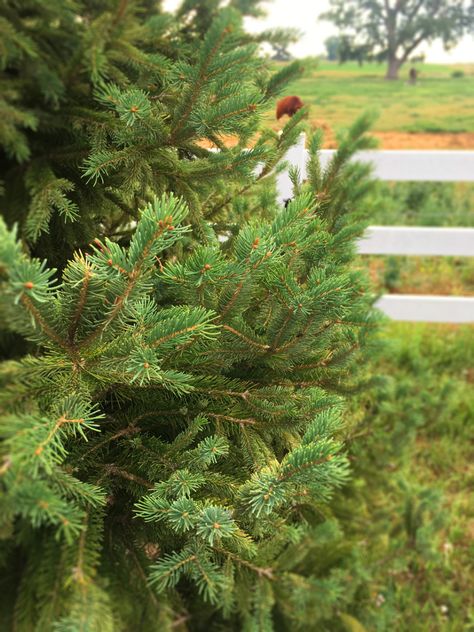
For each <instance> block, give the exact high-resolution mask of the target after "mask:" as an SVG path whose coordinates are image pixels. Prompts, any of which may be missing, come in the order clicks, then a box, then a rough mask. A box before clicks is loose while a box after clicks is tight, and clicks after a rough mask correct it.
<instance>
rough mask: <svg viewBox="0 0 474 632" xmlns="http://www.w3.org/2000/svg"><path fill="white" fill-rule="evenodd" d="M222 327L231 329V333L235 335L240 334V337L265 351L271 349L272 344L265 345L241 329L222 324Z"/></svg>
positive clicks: (227, 329)
mask: <svg viewBox="0 0 474 632" xmlns="http://www.w3.org/2000/svg"><path fill="white" fill-rule="evenodd" d="M222 329H225V330H226V331H229V332H230V333H231V334H234V336H238V337H239V338H242V340H244V341H245V342H246V343H248V344H249V345H251V346H252V347H257V348H258V349H263V350H264V351H267V350H268V349H270V345H264V344H261V343H260V342H256V341H255V340H252V339H251V338H249V337H248V336H245V335H244V334H243V333H241V332H240V331H237V329H234V328H233V327H230V326H229V325H222Z"/></svg>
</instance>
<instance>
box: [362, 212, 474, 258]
mask: <svg viewBox="0 0 474 632" xmlns="http://www.w3.org/2000/svg"><path fill="white" fill-rule="evenodd" d="M473 212H474V210H473ZM358 249H359V252H360V253H361V254H363V255H417V256H443V257H472V256H474V228H431V227H430V228H425V227H423V228H421V227H419V226H370V227H369V228H368V230H367V232H366V233H365V235H364V237H363V238H362V239H361V240H360V241H359V247H358Z"/></svg>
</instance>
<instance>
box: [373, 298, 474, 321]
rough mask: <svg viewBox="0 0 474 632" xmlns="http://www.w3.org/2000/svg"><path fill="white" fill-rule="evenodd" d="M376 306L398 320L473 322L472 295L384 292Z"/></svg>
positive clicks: (473, 301)
mask: <svg viewBox="0 0 474 632" xmlns="http://www.w3.org/2000/svg"><path fill="white" fill-rule="evenodd" d="M376 307H378V308H379V309H381V310H382V311H383V312H384V313H385V314H386V315H387V316H389V317H390V318H392V319H393V320H399V321H408V322H425V323H474V297H467V296H422V295H418V294H409V295H408V294H386V295H385V296H382V297H381V298H380V299H379V300H378V301H377V303H376Z"/></svg>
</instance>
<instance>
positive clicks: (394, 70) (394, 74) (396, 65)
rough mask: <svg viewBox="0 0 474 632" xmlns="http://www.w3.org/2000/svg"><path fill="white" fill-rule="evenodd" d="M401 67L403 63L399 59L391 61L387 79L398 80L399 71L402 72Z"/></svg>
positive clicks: (389, 61)
mask: <svg viewBox="0 0 474 632" xmlns="http://www.w3.org/2000/svg"><path fill="white" fill-rule="evenodd" d="M401 65H402V63H401V61H400V60H399V59H396V58H392V59H389V60H388V66H387V73H386V75H385V79H391V80H393V79H398V71H399V70H400V66H401Z"/></svg>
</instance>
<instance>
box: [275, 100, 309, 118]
mask: <svg viewBox="0 0 474 632" xmlns="http://www.w3.org/2000/svg"><path fill="white" fill-rule="evenodd" d="M302 107H303V101H302V100H301V99H300V98H299V97H296V96H292V97H283V99H280V100H279V101H278V103H277V109H276V117H277V120H279V119H281V117H282V116H285V114H287V115H288V116H289V117H290V118H291V117H292V116H293V115H294V114H296V112H298V110H300V109H301V108H302Z"/></svg>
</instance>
